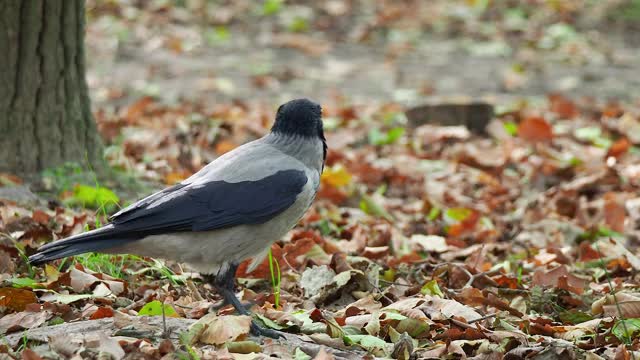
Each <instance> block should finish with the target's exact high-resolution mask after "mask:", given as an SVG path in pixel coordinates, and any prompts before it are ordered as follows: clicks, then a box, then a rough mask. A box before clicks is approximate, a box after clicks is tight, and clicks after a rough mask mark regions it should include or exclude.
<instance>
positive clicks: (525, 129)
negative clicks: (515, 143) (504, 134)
mask: <svg viewBox="0 0 640 360" xmlns="http://www.w3.org/2000/svg"><path fill="white" fill-rule="evenodd" d="M518 136H519V137H520V138H522V139H524V140H527V141H530V142H545V141H549V140H551V139H553V130H552V128H551V125H549V123H548V122H547V121H546V120H545V119H544V118H542V117H537V116H534V117H528V118H526V119H524V120H523V121H522V122H521V123H520V124H519V125H518Z"/></svg>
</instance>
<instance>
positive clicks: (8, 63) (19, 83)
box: [0, 0, 102, 175]
mask: <svg viewBox="0 0 640 360" xmlns="http://www.w3.org/2000/svg"><path fill="white" fill-rule="evenodd" d="M84 11H85V9H84V0H2V1H0V171H4V172H11V173H15V174H21V175H31V174H35V173H37V172H39V171H41V170H44V169H47V168H51V167H55V166H57V165H61V164H63V163H65V162H76V163H80V164H84V165H87V162H88V163H89V164H91V165H92V166H99V165H100V164H101V163H102V161H101V159H102V144H101V141H100V138H99V135H98V132H97V129H96V124H95V122H94V120H93V116H92V114H91V109H90V102H89V94H88V88H87V83H86V80H85V54H84V28H85V21H84V18H85V12H84Z"/></svg>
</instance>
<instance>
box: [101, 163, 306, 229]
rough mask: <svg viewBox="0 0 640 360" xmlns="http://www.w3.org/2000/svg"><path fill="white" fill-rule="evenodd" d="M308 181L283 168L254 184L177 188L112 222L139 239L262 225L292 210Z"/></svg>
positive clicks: (299, 173)
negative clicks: (247, 225) (291, 207)
mask: <svg viewBox="0 0 640 360" xmlns="http://www.w3.org/2000/svg"><path fill="white" fill-rule="evenodd" d="M307 181H308V179H307V176H306V174H305V173H304V171H302V170H282V171H278V172H277V173H275V174H273V175H270V176H267V177H265V178H262V179H260V180H255V181H241V182H236V183H230V182H226V181H211V182H208V183H203V184H198V185H194V184H188V185H186V186H180V185H179V186H176V187H175V188H174V189H172V190H171V191H168V192H166V193H164V194H163V193H162V192H161V193H158V194H154V195H152V196H151V197H148V198H145V199H143V200H142V201H141V202H140V203H136V204H134V205H132V206H130V207H129V208H127V209H125V210H124V211H121V212H120V213H118V214H116V215H114V216H113V217H112V219H111V223H112V224H113V225H114V227H116V228H118V229H119V230H120V231H124V232H134V233H137V234H140V235H153V234H159V233H167V232H179V231H207V230H215V229H221V228H225V227H230V226H235V225H242V224H259V223H264V222H266V221H268V220H269V219H271V218H273V217H274V216H276V215H278V214H280V213H281V212H283V211H284V210H286V209H287V208H288V207H289V206H291V205H292V204H293V203H294V202H295V201H296V197H297V196H298V194H300V193H301V192H302V189H303V188H304V185H305V184H306V183H307ZM167 190H169V189H167Z"/></svg>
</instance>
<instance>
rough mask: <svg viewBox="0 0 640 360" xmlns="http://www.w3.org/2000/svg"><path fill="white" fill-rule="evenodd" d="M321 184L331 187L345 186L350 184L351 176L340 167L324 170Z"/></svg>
mask: <svg viewBox="0 0 640 360" xmlns="http://www.w3.org/2000/svg"><path fill="white" fill-rule="evenodd" d="M322 182H324V183H325V184H327V185H330V186H333V187H340V186H345V185H348V184H350V183H351V174H350V173H349V171H348V170H347V169H345V168H344V167H343V166H342V165H336V166H333V167H328V168H325V169H324V172H323V173H322Z"/></svg>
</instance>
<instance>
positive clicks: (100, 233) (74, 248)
mask: <svg viewBox="0 0 640 360" xmlns="http://www.w3.org/2000/svg"><path fill="white" fill-rule="evenodd" d="M132 240H136V239H135V238H131V237H130V236H128V237H127V236H123V234H119V232H118V231H116V230H115V229H114V226H113V225H111V224H109V225H107V226H104V227H101V228H99V229H96V230H91V231H87V232H84V233H82V234H78V235H74V236H71V237H68V238H66V239H62V240H58V241H54V242H52V243H49V244H46V245H43V246H42V247H40V248H39V249H38V252H37V253H35V254H33V255H31V256H29V263H30V264H31V265H40V264H44V263H46V262H48V261H51V260H55V259H60V258H64V257H67V256H72V255H79V254H83V253H87V252H92V251H102V250H107V249H111V248H115V247H118V246H121V245H124V244H125V243H127V242H130V241H132Z"/></svg>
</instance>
